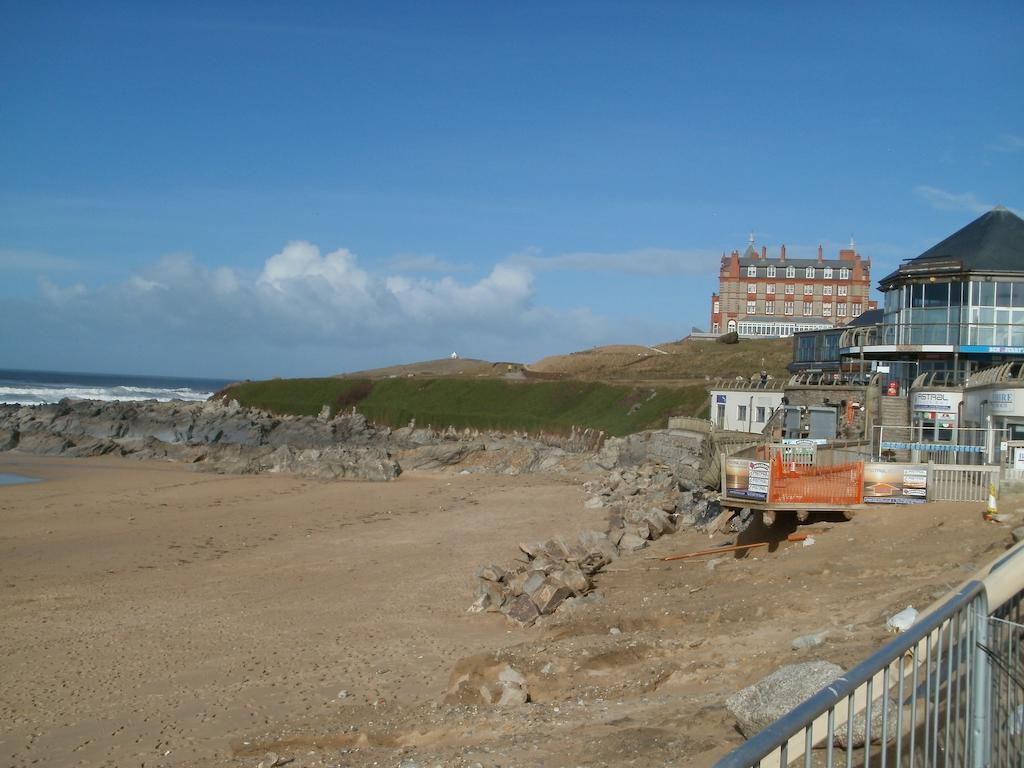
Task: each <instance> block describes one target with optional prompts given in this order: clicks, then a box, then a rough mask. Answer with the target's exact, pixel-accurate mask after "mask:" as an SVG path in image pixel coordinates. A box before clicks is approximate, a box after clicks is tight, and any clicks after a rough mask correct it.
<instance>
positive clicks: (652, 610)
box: [0, 453, 1020, 768]
mask: <svg viewBox="0 0 1024 768" xmlns="http://www.w3.org/2000/svg"><path fill="white" fill-rule="evenodd" d="M0 473H17V474H22V475H28V476H32V477H37V478H40V479H41V480H42V482H39V483H34V484H26V485H13V486H4V487H0V525H2V534H0V576H2V580H0V584H2V592H0V595H2V598H0V599H2V603H0V610H2V615H3V621H2V622H0V647H2V648H3V656H2V664H0V667H2V673H0V677H2V681H3V686H2V692H0V761H2V762H3V763H4V764H7V765H11V766H30V765H49V766H79V765H81V766H101V765H102V766H147V767H149V766H185V765H188V766H198V765H204V766H205V765H211V766H236V765H237V766H252V768H255V766H256V765H257V764H258V763H259V761H260V759H261V758H262V756H263V755H264V754H265V753H266V752H267V751H274V752H276V753H278V754H281V755H287V756H288V757H291V758H293V759H294V762H293V763H292V764H293V765H307V766H326V765H353V766H354V765H382V766H383V765H399V764H400V763H402V762H403V761H412V764H416V765H472V764H474V763H480V764H481V765H485V766H491V765H505V766H511V765H545V766H546V765H570V766H571V765H619V764H624V763H626V762H628V763H630V764H633V765H663V764H673V765H708V764H710V762H712V761H713V759H714V758H715V757H717V756H720V755H721V754H723V753H724V751H725V750H726V749H727V748H728V747H729V746H730V745H733V744H736V743H739V741H740V737H739V735H738V734H737V733H736V731H735V729H734V728H733V727H732V720H731V718H730V716H729V715H728V713H727V712H726V711H725V709H724V706H723V704H722V702H723V701H724V698H725V697H726V696H727V695H729V694H730V693H732V692H733V691H734V690H736V689H738V688H739V687H742V686H743V685H746V684H749V683H750V682H753V681H754V680H756V679H757V678H758V677H759V676H761V675H764V674H767V673H768V672H770V671H772V670H773V669H775V668H777V667H778V666H779V665H781V664H784V663H790V662H792V661H796V660H806V659H807V658H827V659H829V660H831V661H835V662H837V663H840V664H850V663H853V662H855V661H857V660H858V659H859V658H860V657H861V656H862V655H864V653H866V652H867V651H869V650H871V649H873V648H875V647H877V645H878V644H879V643H880V642H882V641H884V639H885V632H884V621H885V617H886V615H889V614H891V613H892V612H894V611H896V610H899V609H900V608H903V607H904V606H905V605H907V604H911V603H913V604H914V605H916V606H918V607H924V606H925V605H927V604H928V603H929V602H930V601H931V600H933V599H934V598H935V597H936V596H938V595H939V594H941V593H942V592H944V591H945V590H946V589H948V588H949V587H952V586H953V585H954V584H955V583H956V581H957V580H959V579H962V578H965V577H966V576H967V575H968V574H969V571H970V570H971V569H972V568H973V567H975V566H977V565H981V564H982V563H984V562H985V561H986V560H987V559H989V558H990V557H992V556H994V555H995V554H996V553H997V552H999V551H1002V549H1003V548H1004V547H1005V545H1006V542H1007V541H1008V527H1007V526H1005V525H995V524H991V523H988V524H986V523H982V522H981V510H980V508H978V505H948V504H947V505H926V506H921V507H915V508H901V509H891V508H889V509H884V510H878V511H877V512H875V511H872V512H870V513H865V514H862V515H861V516H858V517H857V518H855V519H854V520H853V521H851V522H849V523H841V522H831V521H826V522H824V523H822V522H818V523H814V524H812V525H810V526H807V527H806V529H807V530H812V531H815V532H816V534H815V535H816V539H817V543H816V544H815V545H814V546H813V547H806V546H803V545H801V544H796V545H793V544H787V543H785V542H782V543H777V544H775V545H773V546H772V547H771V551H767V550H762V551H761V553H760V554H759V555H758V556H752V557H735V558H728V559H724V560H722V561H721V562H719V563H717V564H716V565H717V567H716V568H714V570H712V569H709V568H708V567H707V566H706V564H705V563H704V562H702V561H697V562H692V561H691V562H685V563H661V562H659V561H657V560H654V559H652V557H654V556H657V555H665V554H671V553H673V552H680V551H682V552H685V551H688V550H694V549H699V548H701V547H705V546H709V545H714V544H717V543H722V542H724V541H725V539H726V538H727V537H725V536H718V537H716V538H713V539H709V537H708V536H707V535H705V534H698V533H696V532H694V531H688V532H680V533H679V534H676V535H674V536H669V537H665V538H663V539H661V540H660V541H658V542H656V543H655V545H654V546H653V547H652V548H651V549H650V550H647V551H645V552H642V553H637V554H635V555H630V556H627V557H625V558H623V559H622V560H620V561H618V562H617V563H615V564H614V565H613V567H611V568H609V569H608V572H607V573H605V574H603V575H601V576H600V579H599V582H598V592H599V594H600V597H598V598H595V599H593V600H590V599H589V598H588V599H587V604H584V605H580V606H579V607H577V608H575V609H568V610H565V611H559V613H558V614H556V615H555V616H552V617H548V618H546V619H544V620H543V621H542V622H540V623H539V624H538V625H537V626H535V627H533V628H531V629H528V630H522V629H517V628H513V627H512V626H511V625H510V624H508V623H506V621H505V620H504V618H503V617H501V616H499V615H495V614H485V615H472V614H467V613H466V608H467V606H468V605H469V603H470V602H471V600H472V583H473V575H474V571H475V569H476V568H477V566H479V565H482V564H485V563H488V562H492V561H496V562H509V561H511V560H512V558H513V557H515V554H516V544H517V542H518V541H521V540H534V539H539V538H546V537H550V536H553V535H556V534H569V535H571V534H575V533H576V532H578V531H579V530H582V529H585V528H597V529H603V527H604V513H603V512H602V510H587V509H584V508H583V499H584V496H583V493H582V490H581V487H580V482H581V480H582V479H583V478H582V477H566V476H555V475H534V476H521V477H506V476H494V475H459V474H456V473H441V472H437V473H407V474H405V475H403V476H402V477H401V478H400V479H399V480H398V481H395V482H391V483H356V482H319V481H310V480H305V479H301V478H295V477H290V476H283V475H262V476H245V477H239V476H221V475H214V474H203V473H198V472H194V471H190V470H189V469H188V468H187V467H185V466H182V465H177V464H172V463H157V462H149V463H146V462H137V461H131V460H124V459H114V458H103V459H61V458H44V457H34V456H26V455H19V454H15V453H7V454H0ZM1019 502H1020V499H1006V500H1004V501H1003V508H1004V509H1005V510H1007V511H1009V512H1013V511H1014V510H1015V509H1016V507H1017V506H1019V505H1020V504H1019ZM1016 524H1019V523H1016ZM785 532H786V530H785V529H784V528H783V529H781V530H780V531H778V532H768V533H766V532H764V531H760V532H759V531H750V532H748V534H745V536H748V538H749V537H756V536H775V537H776V540H777V538H778V536H784V535H785ZM733 538H735V536H733ZM612 628H614V629H615V630H617V632H614V633H611V632H610V630H611V629H612ZM823 629H824V630H827V632H828V637H829V639H828V641H827V642H826V643H825V644H824V645H823V646H821V647H820V648H816V649H811V650H810V651H804V652H796V651H793V650H792V649H791V647H790V642H791V640H792V639H793V638H794V637H796V636H799V635H802V634H806V633H809V632H815V631H819V630H823ZM495 651H500V652H501V654H502V658H504V659H507V660H509V662H510V663H513V665H514V666H516V668H517V669H520V671H521V672H523V674H524V675H526V677H527V679H528V680H529V681H530V691H531V698H532V700H533V703H531V704H527V705H524V706H522V707H519V708H516V709H515V710H512V711H509V710H504V711H503V710H499V709H497V708H487V707H459V706H452V705H448V704H443V703H442V702H443V697H444V693H445V689H446V687H447V684H448V679H449V675H450V673H451V671H452V669H453V668H454V666H455V665H456V663H457V662H459V661H460V660H463V659H467V658H468V657H473V656H476V655H479V654H487V653H490V652H495ZM470 663H472V661H471V662H470ZM481 663H483V662H481ZM407 764H409V763H407Z"/></svg>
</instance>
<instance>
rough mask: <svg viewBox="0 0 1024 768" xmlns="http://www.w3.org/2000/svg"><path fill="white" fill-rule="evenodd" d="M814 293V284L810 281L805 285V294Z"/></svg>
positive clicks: (810, 294) (811, 294)
mask: <svg viewBox="0 0 1024 768" xmlns="http://www.w3.org/2000/svg"><path fill="white" fill-rule="evenodd" d="M813 295H814V286H813V285H811V284H810V283H808V284H807V285H805V286H804V296H813Z"/></svg>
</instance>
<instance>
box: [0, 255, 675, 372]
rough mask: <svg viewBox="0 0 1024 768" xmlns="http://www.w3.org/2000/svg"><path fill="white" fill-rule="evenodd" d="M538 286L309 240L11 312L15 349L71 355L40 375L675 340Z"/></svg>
mask: <svg viewBox="0 0 1024 768" xmlns="http://www.w3.org/2000/svg"><path fill="white" fill-rule="evenodd" d="M534 280H535V277H534V271H533V270H531V269H530V268H529V267H527V266H526V265H524V264H522V263H516V262H505V263H499V264H497V265H495V266H494V267H493V268H492V269H491V270H490V271H489V273H487V274H485V275H483V276H480V277H478V278H477V279H456V278H455V277H452V276H450V275H442V276H438V277H437V278H426V277H424V276H422V275H411V274H399V273H392V274H389V275H377V274H374V273H372V272H370V271H368V270H366V269H364V268H363V267H362V266H361V265H360V263H359V260H358V258H357V257H356V255H355V254H353V253H352V252H350V251H347V250H345V249H338V250H334V251H331V252H328V253H321V251H320V249H319V248H318V247H317V246H316V245H314V244H312V243H309V242H305V241H296V242H292V243H288V244H287V245H286V246H285V247H284V248H283V249H282V250H281V251H280V252H279V253H276V254H274V255H272V256H270V257H269V258H267V259H266V260H265V261H264V262H263V263H262V264H260V265H259V266H258V267H257V268H256V269H254V270H252V271H245V270H240V269H232V268H229V267H217V268H212V267H208V266H206V265H204V264H202V263H200V262H198V261H197V260H195V259H193V258H192V257H191V256H189V255H188V254H171V255H168V256H165V257H164V258H162V259H160V260H159V261H157V262H155V263H153V264H151V265H149V266H148V267H147V268H145V269H142V270H139V271H138V272H137V273H135V274H131V275H128V276H126V277H125V278H123V279H122V280H120V281H118V282H114V283H108V284H105V285H99V286H96V287H93V288H90V289H86V288H85V287H84V286H82V285H77V284H76V285H70V286H65V287H61V286H59V285H57V284H55V283H53V282H51V281H49V280H41V281H40V296H39V297H38V298H37V299H33V300H20V301H19V303H18V304H17V306H16V305H15V304H13V303H12V304H10V305H9V306H4V305H0V325H3V324H4V323H6V322H11V321H13V318H15V317H18V318H20V320H21V322H22V324H23V325H24V326H25V327H26V328H28V329H30V331H29V332H28V333H26V334H24V335H23V336H21V337H19V338H18V339H9V340H8V342H9V343H8V344H7V346H8V347H9V354H13V353H14V352H17V353H18V354H19V355H20V356H22V357H23V358H25V357H28V356H30V355H31V356H32V357H30V358H29V359H30V360H36V359H40V360H41V357H40V356H41V355H42V351H46V352H48V353H49V354H51V355H52V356H53V357H54V358H55V359H56V360H58V361H59V362H57V363H46V362H45V361H41V362H38V363H35V365H36V366H37V367H44V366H48V367H54V366H55V365H56V367H59V368H69V367H71V366H73V365H77V366H79V368H80V369H93V370H97V369H99V370H135V371H143V372H146V371H151V372H158V371H179V372H184V373H196V374H199V373H210V374H217V375H220V374H228V375H256V376H266V375H299V374H302V373H310V372H317V373H333V372H338V371H343V370H357V369H360V368H367V367H373V366H374V365H381V364H392V363H395V362H400V361H407V360H423V359H428V358H430V357H432V356H441V355H446V354H448V353H449V352H450V351H451V350H452V349H456V350H458V351H459V352H460V354H463V355H465V356H474V357H485V358H488V359H498V360H501V359H506V360H531V359H536V358H537V357H540V356H543V355H545V354H550V353H554V352H565V351H571V350H573V349H579V348H583V347H589V346H593V345H594V344H599V343H606V342H608V341H610V340H614V341H621V340H624V339H630V338H634V335H636V334H643V335H642V338H646V333H647V332H650V333H651V334H653V335H652V338H653V339H655V340H656V339H660V338H662V337H664V338H668V337H669V335H670V334H667V333H666V330H665V329H663V328H660V327H654V328H652V327H650V326H645V325H641V324H639V323H636V322H630V321H626V322H622V321H621V320H617V321H614V322H613V321H611V320H610V319H608V318H603V317H600V316H596V315H594V314H593V313H592V312H590V311H589V310H587V309H558V310H556V309H553V308H551V307H544V306H536V304H535V287H534ZM655 325H656V324H655ZM63 329H68V330H66V331H65V330H63ZM33 334H34V335H33ZM72 339H73V340H72ZM47 340H49V341H47ZM44 342H45V343H44ZM61 344H64V345H65V346H66V349H65V348H62V347H60V345H61ZM0 346H3V345H0ZM0 351H2V350H0ZM76 360H78V362H76Z"/></svg>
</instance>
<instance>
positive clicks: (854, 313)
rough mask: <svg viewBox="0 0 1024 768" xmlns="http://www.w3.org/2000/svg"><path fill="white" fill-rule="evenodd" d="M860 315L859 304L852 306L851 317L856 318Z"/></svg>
mask: <svg viewBox="0 0 1024 768" xmlns="http://www.w3.org/2000/svg"><path fill="white" fill-rule="evenodd" d="M859 314H860V304H854V305H853V316H854V317H856V316H857V315H859Z"/></svg>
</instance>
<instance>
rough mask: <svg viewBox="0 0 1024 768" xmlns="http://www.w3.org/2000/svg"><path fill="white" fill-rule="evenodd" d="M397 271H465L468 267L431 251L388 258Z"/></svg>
mask: <svg viewBox="0 0 1024 768" xmlns="http://www.w3.org/2000/svg"><path fill="white" fill-rule="evenodd" d="M388 268H389V269H392V270H394V271H395V272H464V271H466V267H465V266H463V265H461V264H456V263H455V262H454V261H448V260H447V259H442V258H439V257H437V256H434V255H433V254H430V253H423V254H418V253H403V254H399V255H398V256H395V257H394V258H392V259H389V260H388Z"/></svg>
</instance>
